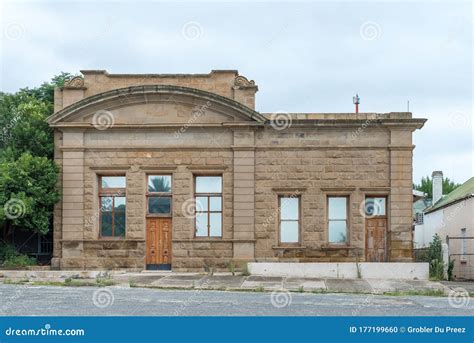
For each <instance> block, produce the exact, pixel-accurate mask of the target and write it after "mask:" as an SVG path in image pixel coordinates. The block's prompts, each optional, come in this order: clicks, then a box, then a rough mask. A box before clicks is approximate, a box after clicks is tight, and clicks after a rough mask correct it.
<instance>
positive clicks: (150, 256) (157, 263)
mask: <svg viewBox="0 0 474 343" xmlns="http://www.w3.org/2000/svg"><path fill="white" fill-rule="evenodd" d="M146 268H147V269H151V270H158V269H162V270H169V269H171V218H164V217H163V218H160V217H156V218H147V220H146Z"/></svg>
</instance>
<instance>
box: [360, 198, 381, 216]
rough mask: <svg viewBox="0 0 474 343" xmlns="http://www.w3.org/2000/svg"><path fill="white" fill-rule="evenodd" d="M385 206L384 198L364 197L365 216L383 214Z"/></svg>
mask: <svg viewBox="0 0 474 343" xmlns="http://www.w3.org/2000/svg"><path fill="white" fill-rule="evenodd" d="M385 207H386V204H385V198H365V214H366V215H367V216H384V215H385Z"/></svg>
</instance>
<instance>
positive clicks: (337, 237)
mask: <svg viewBox="0 0 474 343" xmlns="http://www.w3.org/2000/svg"><path fill="white" fill-rule="evenodd" d="M348 202H349V197H347V196H329V197H328V202H327V206H328V212H327V218H328V242H329V243H331V244H346V243H347V242H348V239H347V236H348V235H347V231H348V221H347V208H348V206H347V204H348Z"/></svg>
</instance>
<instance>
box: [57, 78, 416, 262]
mask: <svg viewBox="0 0 474 343" xmlns="http://www.w3.org/2000/svg"><path fill="white" fill-rule="evenodd" d="M82 74H83V77H76V78H73V79H71V80H69V81H68V82H67V83H66V85H65V86H64V87H63V88H61V89H56V90H55V113H54V114H53V115H52V116H51V117H50V118H49V119H48V122H49V124H50V126H51V127H53V128H54V131H55V159H56V161H57V163H58V164H59V165H60V167H61V178H60V187H61V190H62V200H61V202H60V203H59V204H58V205H57V207H56V209H55V219H54V252H53V261H52V265H53V267H56V268H61V269H75V268H77V269H83V268H88V269H94V268H101V269H103V268H114V269H115V268H133V269H145V268H146V269H169V268H172V269H173V270H177V271H180V270H181V271H183V270H202V269H204V268H206V267H208V268H218V269H219V268H220V269H224V268H228V266H229V265H231V264H233V265H235V266H239V265H240V264H242V263H243V262H247V261H267V262H268V261H296V262H301V261H305V262H309V261H312V262H317V261H324V262H327V261H331V262H332V261H411V260H412V241H413V239H412V213H411V211H412V209H411V201H412V150H413V145H412V132H413V131H414V130H416V129H419V128H421V127H422V126H423V124H424V122H425V119H414V118H412V115H411V113H399V112H397V113H393V112H391V113H382V114H376V113H360V114H354V113H273V114H271V113H260V112H258V111H256V110H255V94H256V92H257V90H258V88H257V85H256V84H255V83H254V82H253V81H249V80H248V79H247V78H245V77H243V76H241V75H239V74H238V72H237V71H233V70H216V71H212V72H211V73H209V74H193V75H169V74H167V75H161V74H147V75H125V74H108V73H107V72H106V71H102V70H87V71H82ZM276 101H277V100H276Z"/></svg>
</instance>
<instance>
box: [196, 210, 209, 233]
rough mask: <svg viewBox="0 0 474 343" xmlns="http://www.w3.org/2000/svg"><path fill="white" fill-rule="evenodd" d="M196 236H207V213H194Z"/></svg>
mask: <svg viewBox="0 0 474 343" xmlns="http://www.w3.org/2000/svg"><path fill="white" fill-rule="evenodd" d="M196 236H198V237H202V236H207V213H198V214H196Z"/></svg>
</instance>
